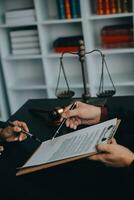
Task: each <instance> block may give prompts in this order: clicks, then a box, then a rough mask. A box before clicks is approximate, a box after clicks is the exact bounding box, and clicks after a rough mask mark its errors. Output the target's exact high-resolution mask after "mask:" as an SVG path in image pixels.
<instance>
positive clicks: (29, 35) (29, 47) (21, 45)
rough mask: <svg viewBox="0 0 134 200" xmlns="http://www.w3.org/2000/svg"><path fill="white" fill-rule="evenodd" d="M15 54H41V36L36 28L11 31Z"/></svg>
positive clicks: (12, 51) (13, 52)
mask: <svg viewBox="0 0 134 200" xmlns="http://www.w3.org/2000/svg"><path fill="white" fill-rule="evenodd" d="M10 39H11V53H12V54H13V55H26V54H40V45H39V37H38V32H37V30H36V29H31V30H16V31H11V32H10Z"/></svg>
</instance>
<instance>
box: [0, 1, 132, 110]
mask: <svg viewBox="0 0 134 200" xmlns="http://www.w3.org/2000/svg"><path fill="white" fill-rule="evenodd" d="M95 2H96V1H92V0H84V1H83V0H80V14H79V15H78V16H77V17H74V18H71V19H66V18H62V19H59V13H58V9H57V0H38V1H36V0H12V2H11V1H10V0H5V1H4V0H2V1H0V44H1V45H0V48H1V54H2V55H1V57H2V67H3V72H4V77H5V81H6V89H7V94H8V98H9V104H10V109H11V113H13V112H15V111H16V110H17V109H18V108H19V107H20V106H21V105H22V104H23V103H24V102H25V101H26V100H28V99H30V98H55V88H56V83H57V79H58V72H59V63H60V61H59V58H60V56H61V54H59V53H55V51H54V49H53V42H54V41H55V40H56V39H57V38H58V37H66V36H75V35H83V38H84V42H85V48H86V51H87V52H88V51H91V50H93V49H100V50H101V51H102V52H103V53H104V54H105V58H106V61H107V64H108V68H109V71H110V73H111V76H112V79H113V81H114V84H115V87H116V89H117V92H116V95H117V96H121V95H134V75H133V74H134V67H133V63H134V48H132V47H131V48H113V49H112V48H110V49H103V48H102V47H101V38H100V31H101V29H102V28H103V27H104V26H109V25H113V24H127V23H131V24H132V27H133V24H134V23H133V19H134V0H132V1H131V3H132V9H131V10H130V11H129V12H124V13H112V14H111V13H110V14H103V15H97V14H96V3H95ZM20 9H21V10H24V9H34V20H31V21H29V20H24V21H23V20H21V22H14V23H7V21H6V18H5V14H6V12H8V11H12V10H20ZM9 22H10V21H9ZM29 29H30V30H31V29H32V30H33V29H36V30H37V32H38V38H39V47H40V52H38V53H37V54H22V55H21V54H19V55H15V54H12V44H11V37H10V32H12V31H16V30H18V31H19V30H29ZM64 65H65V71H66V75H67V77H68V82H69V86H70V89H71V90H73V91H74V92H75V97H80V96H81V95H82V93H83V83H82V75H81V67H80V62H79V60H78V58H77V56H74V55H70V54H65V56H64ZM85 70H86V79H87V87H88V89H89V92H90V95H91V96H96V94H97V92H98V87H99V82H100V74H101V58H100V55H99V54H98V53H93V54H90V55H88V56H86V69H85ZM104 81H105V83H104V84H105V88H106V89H110V88H111V84H110V82H109V80H108V79H107V75H106V74H104ZM60 88H61V89H62V90H65V89H66V85H65V81H64V79H63V78H62V77H61V80H60Z"/></svg>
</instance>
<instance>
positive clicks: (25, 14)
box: [5, 9, 36, 24]
mask: <svg viewBox="0 0 134 200" xmlns="http://www.w3.org/2000/svg"><path fill="white" fill-rule="evenodd" d="M5 21H6V23H7V24H25V23H31V22H35V21H36V13H35V9H23V10H22V9H21V10H13V11H7V12H6V13H5Z"/></svg>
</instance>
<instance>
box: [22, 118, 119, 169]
mask: <svg viewBox="0 0 134 200" xmlns="http://www.w3.org/2000/svg"><path fill="white" fill-rule="evenodd" d="M116 125H117V119H116V118H115V119H112V120H108V121H106V122H103V123H100V124H97V125H94V126H90V127H87V128H83V129H81V130H77V131H74V132H71V133H69V134H66V135H63V136H59V137H57V138H55V139H53V140H47V141H45V142H43V143H42V144H41V146H40V147H39V148H38V149H37V151H36V152H35V153H34V154H33V155H32V157H31V158H30V159H29V160H28V162H27V163H26V164H25V165H24V166H23V167H30V166H36V165H41V164H46V163H51V162H54V161H58V160H62V159H66V158H71V157H75V156H80V155H84V154H88V153H93V152H96V145H97V144H100V143H107V141H108V140H109V139H110V138H111V137H112V136H113V134H114V132H115V127H116ZM23 167H22V168H23Z"/></svg>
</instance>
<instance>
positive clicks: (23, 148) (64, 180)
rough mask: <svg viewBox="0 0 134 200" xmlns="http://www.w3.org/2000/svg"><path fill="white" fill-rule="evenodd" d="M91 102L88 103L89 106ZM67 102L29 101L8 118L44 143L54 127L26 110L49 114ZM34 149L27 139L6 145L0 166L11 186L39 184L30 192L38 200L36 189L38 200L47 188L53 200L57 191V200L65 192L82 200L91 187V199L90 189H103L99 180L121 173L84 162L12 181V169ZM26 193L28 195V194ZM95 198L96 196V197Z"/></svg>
mask: <svg viewBox="0 0 134 200" xmlns="http://www.w3.org/2000/svg"><path fill="white" fill-rule="evenodd" d="M92 100H93V99H92ZM92 100H91V103H92ZM108 101H110V103H111V104H113V105H117V104H118V105H126V106H129V107H134V103H133V102H134V97H113V98H110V99H109V100H108ZM70 102H72V100H64V101H63V100H56V99H37V100H29V101H27V102H26V103H25V104H24V105H23V106H22V107H21V108H20V109H19V110H18V111H17V112H16V113H15V114H14V115H12V116H11V118H10V120H12V121H14V120H22V121H25V122H26V123H27V125H28V127H29V129H30V132H31V133H33V134H35V135H36V136H38V137H39V138H40V139H42V140H47V139H49V138H51V137H52V135H53V132H54V130H55V129H56V127H55V126H53V125H51V124H49V123H48V121H47V120H48V118H47V117H48V116H47V115H45V116H37V115H33V114H31V113H30V112H29V109H30V108H43V109H48V108H49V109H50V110H52V109H54V108H55V107H56V106H66V105H68V104H70ZM93 102H94V101H93ZM97 103H98V102H97ZM70 131H71V130H70V129H67V128H66V127H64V128H63V133H64V134H65V133H68V132H70ZM38 146H39V144H38V142H36V141H34V140H32V139H30V138H28V139H27V140H25V141H24V142H21V143H18V142H15V143H10V144H9V143H8V144H5V152H4V154H3V156H2V158H1V161H0V162H1V165H0V166H3V168H4V171H5V173H6V172H7V171H8V173H9V177H10V176H11V174H12V178H10V181H11V182H12V183H13V185H16V184H17V182H18V180H19V181H20V180H21V181H23V183H22V184H21V183H19V184H20V185H26V186H25V187H27V185H28V187H29V184H30V185H32V187H33V183H34V184H35V183H39V184H35V185H36V186H35V187H36V189H35V191H33V190H34V189H33V190H32V191H33V196H34V197H36V195H37V196H38V193H37V191H38V189H39V190H40V189H41V188H43V189H42V190H41V191H40V193H41V194H40V196H43V194H46V195H47V193H45V191H44V190H45V189H46V188H47V191H48V193H49V194H51V190H52V191H54V194H53V195H52V196H53V198H54V197H55V198H56V197H57V198H58V199H59V193H60V190H59V189H58V188H59V187H60V189H61V191H62V193H63V196H62V195H61V196H62V198H61V199H63V197H65V196H66V192H68V195H67V196H68V198H69V199H71V198H70V195H71V197H76V193H78V197H80V196H81V198H82V197H83V196H85V198H86V197H87V195H89V188H90V187H91V190H90V197H91V196H94V190H93V188H94V187H97V190H98V194H99V191H100V192H101V190H102V189H103V184H102V185H101V186H100V185H98V186H97V185H96V182H98V181H99V180H101V183H102V180H105V179H107V178H108V177H109V178H110V179H111V180H112V179H114V178H115V177H116V175H117V174H118V177H119V175H120V174H121V173H122V170H118V169H116V170H115V169H110V168H106V167H105V166H103V165H102V164H101V163H96V162H95V163H94V162H91V161H87V160H86V161H85V160H84V161H81V162H75V163H70V164H67V165H65V166H59V167H56V168H51V169H48V170H44V171H40V172H38V173H34V174H29V175H26V176H24V177H20V178H16V177H15V172H16V170H15V168H16V167H18V166H21V165H22V164H23V163H24V162H25V161H26V160H27V158H28V157H29V156H30V155H31V154H32V153H33V151H34V150H35V149H36V148H37V147H38ZM89 163H90V164H89ZM9 166H10V170H9ZM110 170H112V172H110V173H109V171H110ZM1 176H2V175H1ZM3 179H5V175H4V176H3ZM7 179H8V176H7ZM44 180H45V182H44ZM89 180H90V181H89ZM111 180H110V182H111ZM105 181H106V180H105ZM116 181H117V183H118V181H119V182H120V181H121V179H120V178H119V179H118V180H116ZM5 184H6V183H5ZM109 184H110V183H109ZM75 185H76V187H75ZM38 186H39V187H38ZM16 187H17V186H16ZM21 187H23V186H21ZM37 187H38V188H37ZM105 187H106V186H105ZM66 188H67V191H66ZM107 190H108V191H110V188H109V187H108V188H107ZM27 192H28V194H29V190H28V191H27ZM34 192H36V194H34ZM55 192H58V194H57V195H58V196H56V194H55ZM17 195H20V191H19V189H18V194H17ZM29 195H31V194H29ZM95 195H97V193H96V194H95ZM22 196H23V195H22ZM33 196H32V198H33ZM100 196H101V194H100ZM53 198H52V199H53ZM39 199H40V198H39ZM41 199H42V198H41ZM49 199H51V198H50V196H49ZM64 199H65V198H64ZM73 199H74V198H73ZM96 199H97V197H96ZM29 200H30V197H29Z"/></svg>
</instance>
